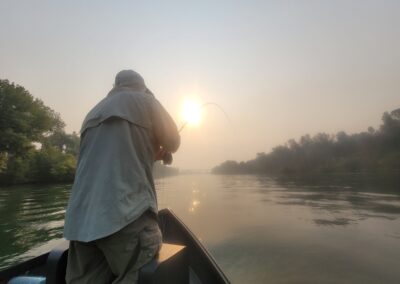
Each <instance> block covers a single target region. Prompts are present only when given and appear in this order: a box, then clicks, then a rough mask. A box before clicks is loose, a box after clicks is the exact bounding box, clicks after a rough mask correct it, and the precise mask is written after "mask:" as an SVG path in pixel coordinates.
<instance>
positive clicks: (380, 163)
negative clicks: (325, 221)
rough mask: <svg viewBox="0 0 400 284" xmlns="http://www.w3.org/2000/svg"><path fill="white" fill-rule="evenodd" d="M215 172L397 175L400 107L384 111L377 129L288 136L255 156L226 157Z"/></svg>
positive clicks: (399, 173)
mask: <svg viewBox="0 0 400 284" xmlns="http://www.w3.org/2000/svg"><path fill="white" fill-rule="evenodd" d="M212 172H213V173H215V174H252V173H256V174H273V175H318V174H327V173H333V174H335V173H366V174H374V173H376V174H390V175H395V176H396V175H397V177H399V178H400V109H397V110H394V111H392V112H390V113H389V112H385V113H384V114H383V116H382V124H381V126H380V127H379V129H374V128H372V127H369V128H368V130H367V131H365V132H361V133H357V134H351V135H349V134H346V133H345V132H343V131H341V132H339V133H337V134H336V135H329V134H326V133H318V134H317V135H315V136H313V137H311V136H310V135H304V136H302V137H301V138H300V139H298V140H297V141H296V140H294V139H291V140H289V141H288V142H287V143H285V144H284V145H280V146H277V147H275V148H273V149H272V151H271V152H270V153H258V154H257V156H256V158H255V159H252V160H249V161H245V162H237V161H232V160H230V161H225V162H224V163H222V164H221V165H219V166H216V167H215V168H213V169H212Z"/></svg>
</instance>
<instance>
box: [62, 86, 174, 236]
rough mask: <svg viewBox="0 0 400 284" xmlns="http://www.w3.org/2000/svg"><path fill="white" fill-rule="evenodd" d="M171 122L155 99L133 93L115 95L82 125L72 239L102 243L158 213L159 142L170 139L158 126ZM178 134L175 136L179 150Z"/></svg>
mask: <svg viewBox="0 0 400 284" xmlns="http://www.w3.org/2000/svg"><path fill="white" fill-rule="evenodd" d="M161 112H162V110H161ZM165 119H166V118H165V114H162V113H160V105H159V103H158V102H157V101H156V100H155V99H154V98H153V97H152V96H150V95H147V94H143V93H140V92H133V91H131V90H129V89H127V88H122V89H120V90H118V91H116V92H114V93H111V94H109V95H108V96H107V97H106V98H105V99H104V100H102V101H101V102H100V103H99V104H97V105H96V106H95V107H94V108H93V109H92V110H91V111H90V112H89V114H88V115H87V117H86V119H85V121H84V123H83V125H82V130H81V132H82V136H81V148H80V157H79V161H78V167H77V171H76V176H75V183H74V185H73V189H72V194H71V198H70V202H69V206H68V209H67V214H66V222H65V229H64V234H65V237H66V238H67V239H69V240H79V241H85V242H88V241H92V240H95V239H99V238H102V237H105V236H107V235H110V234H112V233H114V232H116V231H118V230H120V229H121V228H123V227H124V226H126V225H127V224H129V223H130V222H132V221H133V220H135V219H137V218H138V217H139V216H140V215H141V214H142V213H143V212H144V211H146V210H147V209H150V210H151V211H153V212H154V213H157V199H156V194H155V188H154V183H153V177H152V167H153V160H154V155H155V151H157V148H158V147H159V146H160V145H159V141H158V140H160V139H159V138H157V137H160V136H163V135H164V134H163V133H161V134H160V133H157V127H154V124H161V123H164V124H165V122H160V121H164V120H165ZM167 119H168V118H167ZM175 132H176V133H174V135H170V136H171V137H172V140H177V141H175V144H178V145H179V136H177V131H176V130H175ZM174 136H175V137H174ZM176 136H177V138H176ZM171 137H169V138H165V137H164V139H165V140H171ZM77 220H79V222H77Z"/></svg>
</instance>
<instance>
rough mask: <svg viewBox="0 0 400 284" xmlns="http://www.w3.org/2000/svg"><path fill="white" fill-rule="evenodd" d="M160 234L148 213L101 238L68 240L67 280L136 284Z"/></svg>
mask: <svg viewBox="0 0 400 284" xmlns="http://www.w3.org/2000/svg"><path fill="white" fill-rule="evenodd" d="M161 242H162V237H161V232H160V229H159V227H158V224H157V221H156V220H155V218H154V217H153V216H151V215H150V214H148V213H145V214H143V215H142V216H141V217H140V218H139V219H138V220H136V221H134V222H132V223H131V224H129V225H127V226H126V227H125V228H123V229H122V230H120V231H118V232H116V233H114V234H112V235H110V236H108V237H105V238H103V239H99V240H95V241H92V242H88V243H84V242H78V241H71V242H70V247H69V252H68V264H67V273H66V281H67V283H70V284H75V283H79V284H81V283H82V284H83V283H96V284H97V283H99V284H101V283H113V284H114V283H137V282H138V278H139V269H140V268H141V267H142V266H144V265H145V264H147V263H148V262H149V261H150V260H151V259H153V258H154V256H155V255H156V254H157V253H158V251H159V249H160V247H161Z"/></svg>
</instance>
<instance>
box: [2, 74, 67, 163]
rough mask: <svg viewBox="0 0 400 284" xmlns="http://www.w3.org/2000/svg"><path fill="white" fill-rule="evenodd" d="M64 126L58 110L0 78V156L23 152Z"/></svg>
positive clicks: (22, 153) (21, 153)
mask: <svg viewBox="0 0 400 284" xmlns="http://www.w3.org/2000/svg"><path fill="white" fill-rule="evenodd" d="M64 126H65V124H64V122H63V121H62V120H61V118H60V115H59V114H58V113H56V112H54V111H53V110H52V109H50V108H49V107H47V106H45V105H44V104H43V102H42V101H41V100H39V99H35V98H34V97H33V96H32V95H31V94H30V93H29V92H28V91H27V90H25V89H24V88H23V87H21V86H18V85H14V84H10V83H9V82H8V80H0V155H6V156H10V155H18V156H20V155H24V154H26V152H27V151H29V150H30V149H32V147H33V144H32V143H33V142H40V140H41V139H42V138H43V137H44V136H45V135H49V134H51V133H52V132H54V131H56V130H61V129H62V128H63V127H64ZM3 159H4V158H3Z"/></svg>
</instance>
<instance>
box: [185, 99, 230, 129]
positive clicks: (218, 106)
mask: <svg viewBox="0 0 400 284" xmlns="http://www.w3.org/2000/svg"><path fill="white" fill-rule="evenodd" d="M208 106H215V107H217V108H218V109H219V110H220V111H222V113H223V114H224V115H225V117H226V119H227V120H228V121H229V122H230V121H231V120H230V119H229V116H228V114H227V113H226V112H225V111H224V109H223V108H222V107H221V106H220V105H219V104H217V103H213V102H206V103H204V104H202V105H201V106H200V108H199V109H203V108H205V107H208ZM188 123H189V121H188V120H187V121H185V122H184V123H183V124H182V126H181V128H179V130H178V132H179V133H181V132H182V130H183V129H184V128H185V126H186V125H187V124H188Z"/></svg>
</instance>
